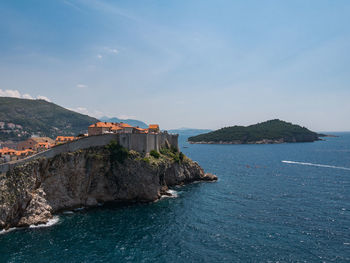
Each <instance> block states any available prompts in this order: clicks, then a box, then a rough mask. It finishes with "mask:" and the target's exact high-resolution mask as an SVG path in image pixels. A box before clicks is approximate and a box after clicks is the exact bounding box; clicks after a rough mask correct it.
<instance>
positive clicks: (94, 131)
mask: <svg viewBox="0 0 350 263" xmlns="http://www.w3.org/2000/svg"><path fill="white" fill-rule="evenodd" d="M113 127H116V124H115V123H113V122H102V121H100V122H97V123H95V124H92V125H90V126H89V127H88V134H89V136H92V135H100V134H104V133H110V132H111V129H112V128H113Z"/></svg>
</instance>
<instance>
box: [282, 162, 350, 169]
mask: <svg viewBox="0 0 350 263" xmlns="http://www.w3.org/2000/svg"><path fill="white" fill-rule="evenodd" d="M282 163H289V164H299V165H307V166H316V167H323V168H332V169H341V170H347V171H350V168H347V167H341V166H333V165H327V164H317V163H303V162H294V161H282Z"/></svg>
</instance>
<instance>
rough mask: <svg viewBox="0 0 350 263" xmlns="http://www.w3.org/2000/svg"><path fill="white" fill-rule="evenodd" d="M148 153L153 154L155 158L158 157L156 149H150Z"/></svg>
mask: <svg viewBox="0 0 350 263" xmlns="http://www.w3.org/2000/svg"><path fill="white" fill-rule="evenodd" d="M149 154H150V155H151V156H153V157H154V158H156V159H158V158H159V157H160V154H159V152H157V151H156V150H152V151H150V152H149Z"/></svg>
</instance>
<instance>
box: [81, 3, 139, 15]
mask: <svg viewBox="0 0 350 263" xmlns="http://www.w3.org/2000/svg"><path fill="white" fill-rule="evenodd" d="M79 3H80V4H81V5H85V6H87V7H88V8H91V9H94V10H96V11H100V12H102V13H110V14H112V15H117V16H120V17H124V18H127V19H130V20H138V18H137V17H136V16H134V15H132V14H130V13H129V12H128V11H127V10H124V9H122V8H120V7H117V6H115V5H112V4H108V3H106V2H104V1H101V0H98V1H97V0H80V1H79Z"/></svg>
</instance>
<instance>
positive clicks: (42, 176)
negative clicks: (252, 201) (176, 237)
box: [0, 147, 217, 230]
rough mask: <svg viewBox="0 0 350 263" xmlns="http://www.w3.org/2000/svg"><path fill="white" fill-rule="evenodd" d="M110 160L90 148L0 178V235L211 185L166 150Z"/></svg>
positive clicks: (183, 159) (43, 160) (208, 178)
mask: <svg viewBox="0 0 350 263" xmlns="http://www.w3.org/2000/svg"><path fill="white" fill-rule="evenodd" d="M116 156H117V159H116V158H113V153H111V151H110V150H108V149H107V148H106V147H94V148H89V149H86V150H79V151H76V152H73V153H64V154H59V155H57V156H55V157H54V158H51V159H47V158H41V159H36V160H33V161H30V162H28V163H25V164H23V165H21V166H16V167H15V168H13V169H11V170H10V171H8V172H7V173H6V174H4V173H3V174H0V193H1V194H0V230H1V229H9V228H12V227H27V226H30V225H38V224H45V223H47V222H48V221H49V220H50V219H52V218H53V215H55V214H57V213H59V212H61V211H65V210H71V209H74V208H77V207H82V206H86V207H89V206H96V205H99V204H101V203H104V202H110V201H113V202H153V201H156V200H158V199H160V198H161V197H162V196H163V195H168V194H169V193H168V189H169V187H171V186H175V185H183V184H187V183H191V182H194V181H215V180H217V177H216V176H215V175H212V174H205V173H204V171H203V169H202V168H201V167H200V166H199V165H198V164H197V163H196V162H193V161H192V160H190V159H189V158H187V157H186V156H184V155H182V156H181V158H180V159H179V158H178V156H179V154H178V153H172V152H171V151H170V150H169V151H167V152H164V153H163V154H159V156H156V157H154V156H151V155H150V154H147V155H142V154H140V153H137V152H135V151H130V152H129V153H128V156H127V158H125V159H120V158H119V157H118V155H116ZM118 158H119V159H118Z"/></svg>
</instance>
